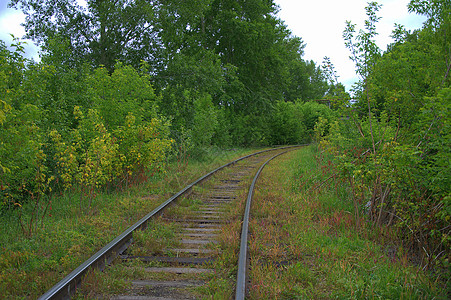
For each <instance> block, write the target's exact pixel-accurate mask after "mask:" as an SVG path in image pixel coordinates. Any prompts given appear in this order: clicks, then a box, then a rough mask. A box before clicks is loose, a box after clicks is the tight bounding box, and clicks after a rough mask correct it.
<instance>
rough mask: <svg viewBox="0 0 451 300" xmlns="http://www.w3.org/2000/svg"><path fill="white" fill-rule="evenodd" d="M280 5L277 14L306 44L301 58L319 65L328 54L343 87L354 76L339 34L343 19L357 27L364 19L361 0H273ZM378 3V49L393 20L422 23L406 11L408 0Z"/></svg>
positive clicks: (387, 41)
mask: <svg viewBox="0 0 451 300" xmlns="http://www.w3.org/2000/svg"><path fill="white" fill-rule="evenodd" d="M275 2H276V3H277V4H278V5H279V6H280V12H279V17H280V19H282V20H284V21H285V24H286V25H287V26H288V28H289V29H290V30H291V31H292V33H293V34H294V35H296V36H298V37H300V38H302V40H303V41H304V43H306V44H307V46H306V48H305V49H304V50H305V55H304V59H306V60H307V59H308V60H310V59H311V60H313V61H315V62H316V63H317V65H321V63H322V61H323V58H324V56H328V57H330V58H331V61H332V63H333V64H334V66H335V70H336V71H337V73H338V75H339V76H340V77H339V81H340V82H342V83H343V84H344V85H345V86H346V87H347V89H349V88H350V86H351V85H352V83H354V82H355V81H356V80H357V77H356V75H355V68H354V64H353V62H352V61H350V60H349V54H350V53H349V51H348V49H346V47H345V46H344V42H343V38H342V34H343V30H344V29H345V25H346V24H345V23H346V21H347V20H349V21H351V22H352V23H354V24H356V25H357V31H358V30H359V29H361V28H363V26H364V20H365V19H366V14H365V6H367V2H368V1H365V0H312V1H307V0H306V1H303V0H275ZM377 2H378V3H379V4H382V8H381V10H380V11H379V14H378V15H379V16H380V17H382V19H381V20H380V21H379V23H378V25H377V28H376V30H377V32H378V33H379V36H378V38H377V44H378V46H379V47H380V48H382V50H386V46H387V45H388V44H390V43H391V42H392V39H391V38H390V35H391V32H392V30H393V28H394V23H398V24H402V25H404V26H405V27H406V29H409V30H412V29H418V28H421V27H422V24H423V22H424V20H425V18H424V17H422V16H418V15H415V14H409V12H408V11H407V4H408V3H409V2H410V0H378V1H377Z"/></svg>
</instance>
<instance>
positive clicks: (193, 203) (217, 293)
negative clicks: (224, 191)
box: [77, 162, 256, 299]
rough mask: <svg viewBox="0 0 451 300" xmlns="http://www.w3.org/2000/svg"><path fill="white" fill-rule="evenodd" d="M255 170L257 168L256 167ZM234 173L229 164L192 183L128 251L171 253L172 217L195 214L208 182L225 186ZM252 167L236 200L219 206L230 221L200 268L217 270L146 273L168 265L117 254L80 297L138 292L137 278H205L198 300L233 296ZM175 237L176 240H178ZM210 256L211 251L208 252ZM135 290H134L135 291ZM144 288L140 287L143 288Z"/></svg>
mask: <svg viewBox="0 0 451 300" xmlns="http://www.w3.org/2000/svg"><path fill="white" fill-rule="evenodd" d="M245 164H246V163H245V162H238V163H237V164H236V165H235V166H237V167H238V168H239V166H240V165H245ZM255 171H256V170H255ZM231 172H236V170H232V169H230V168H226V169H224V170H221V171H220V172H218V173H217V174H215V175H214V176H213V177H211V178H210V179H209V180H207V181H205V182H203V183H202V184H201V185H200V186H196V187H194V189H193V190H194V191H193V193H192V194H190V195H189V196H188V197H185V198H183V199H182V200H181V201H180V202H178V205H176V206H171V207H170V208H168V209H167V210H165V212H164V215H163V216H162V218H156V219H154V220H153V221H152V222H150V225H149V226H148V228H147V229H146V230H144V231H142V232H140V233H138V234H136V236H135V240H136V243H134V245H132V246H131V247H130V248H129V250H128V253H129V254H131V255H143V256H152V255H168V256H170V255H171V253H169V252H167V251H164V248H170V247H172V246H177V243H179V241H178V239H177V238H175V237H176V236H175V232H176V231H177V229H178V228H179V226H180V224H176V223H173V222H172V221H171V219H172V218H174V219H184V218H186V217H188V216H189V215H190V214H191V213H196V211H198V210H199V206H200V204H201V203H202V199H203V198H204V197H206V198H208V197H209V195H210V192H209V191H208V187H213V186H215V185H218V184H219V185H221V184H222V180H223V179H228V178H229V177H230V175H229V174H230V173H231ZM253 173H254V172H251V173H250V174H249V176H248V180H245V179H244V178H243V181H242V183H241V185H242V186H243V189H241V190H238V191H237V192H236V194H235V195H234V196H235V197H236V199H235V200H234V201H233V202H232V203H230V204H227V205H225V206H224V207H223V208H222V209H221V211H222V212H223V218H224V219H225V220H227V221H228V222H227V223H226V224H224V226H223V227H222V228H221V230H220V232H219V237H218V244H211V245H208V247H211V249H212V250H217V251H216V254H217V255H218V257H217V259H216V260H215V261H214V262H211V263H207V264H204V265H202V266H201V267H202V268H207V269H213V270H214V272H213V273H207V274H202V275H201V276H200V277H199V275H196V274H183V275H180V274H178V275H174V274H168V273H153V272H146V271H145V270H146V268H148V267H154V266H155V267H162V266H170V265H166V264H165V263H160V262H141V261H139V260H131V261H125V262H123V261H121V260H120V259H117V260H116V261H115V262H114V263H113V265H112V266H110V267H108V269H107V271H106V272H105V273H103V274H101V273H100V272H98V271H94V272H91V273H90V274H89V275H88V276H87V279H86V283H85V284H84V286H83V287H82V289H80V290H79V293H78V294H77V299H96V298H98V297H99V295H102V297H107V298H108V297H110V296H112V297H113V296H114V295H117V294H123V293H128V292H132V293H136V288H135V289H133V287H132V284H131V282H132V281H133V280H176V279H178V280H182V279H184V280H188V279H191V280H202V281H205V282H206V285H203V286H200V287H193V288H192V290H191V291H190V294H191V295H193V296H195V297H196V298H197V299H232V297H233V294H234V289H235V287H234V286H235V281H236V268H237V259H238V253H239V243H240V233H241V221H242V214H243V211H244V203H245V200H246V196H247V189H246V187H248V186H249V185H250V179H251V178H252V177H253V175H254V174H253ZM174 238H175V239H174ZM207 256H210V254H208V255H207ZM132 290H133V291H132ZM140 292H141V291H140Z"/></svg>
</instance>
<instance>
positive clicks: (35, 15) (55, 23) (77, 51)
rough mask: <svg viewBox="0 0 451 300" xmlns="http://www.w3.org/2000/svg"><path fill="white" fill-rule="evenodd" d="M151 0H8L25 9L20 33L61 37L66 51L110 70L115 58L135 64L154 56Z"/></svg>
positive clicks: (39, 39) (38, 38)
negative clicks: (22, 30) (85, 1)
mask: <svg viewBox="0 0 451 300" xmlns="http://www.w3.org/2000/svg"><path fill="white" fill-rule="evenodd" d="M153 5H154V1H146V0H136V1H130V0H88V1H87V4H86V6H81V5H79V4H78V1H77V0H48V1H43V0H12V1H11V3H10V4H9V6H10V7H15V8H20V9H21V10H22V11H23V12H24V14H25V15H26V21H25V24H24V25H25V30H26V32H27V34H26V37H27V38H30V39H32V40H33V41H35V42H36V43H37V44H39V45H41V46H46V45H49V44H52V43H55V41H56V42H57V43H60V42H61V43H67V44H68V48H69V49H70V51H71V55H72V56H74V57H76V58H77V60H84V61H88V62H90V63H91V64H93V65H94V66H99V65H104V66H105V67H106V68H107V69H108V70H109V71H110V72H111V71H112V70H113V67H114V64H115V63H116V60H119V61H122V62H124V63H126V64H131V65H133V66H134V67H138V66H139V63H140V61H141V60H143V59H147V60H157V57H158V50H157V49H158V39H157V34H158V32H157V31H156V30H155V28H154V26H153V20H154V17H155V15H154V8H153Z"/></svg>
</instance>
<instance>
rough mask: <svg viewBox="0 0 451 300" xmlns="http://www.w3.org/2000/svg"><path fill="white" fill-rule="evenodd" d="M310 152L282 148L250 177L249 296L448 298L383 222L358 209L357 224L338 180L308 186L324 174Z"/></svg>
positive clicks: (307, 148)
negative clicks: (283, 151)
mask: <svg viewBox="0 0 451 300" xmlns="http://www.w3.org/2000/svg"><path fill="white" fill-rule="evenodd" d="M314 152H315V148H314V146H310V147H306V148H303V149H301V150H299V151H295V152H291V153H288V154H286V155H284V156H281V157H280V158H278V159H277V160H276V161H273V162H271V163H270V164H269V165H268V166H267V167H266V168H265V170H264V171H263V174H262V175H261V178H260V179H259V181H258V183H257V191H256V193H255V196H254V200H253V204H252V210H251V211H252V219H251V223H250V230H251V239H250V244H249V248H250V259H251V263H250V264H251V271H250V279H251V290H250V299H336V298H338V299H447V297H448V295H447V287H444V286H443V285H440V284H439V283H437V282H435V281H434V280H432V279H431V278H432V277H428V274H426V273H424V272H422V271H421V270H419V268H418V267H416V266H414V265H412V264H411V263H410V262H409V257H408V255H407V254H406V253H405V252H403V251H402V249H400V248H397V247H396V246H395V243H393V242H392V240H391V238H390V235H391V233H390V229H388V228H384V229H376V228H374V227H373V226H372V225H371V224H370V223H367V222H366V221H365V219H364V214H363V213H362V212H361V213H360V216H361V219H360V220H359V222H358V223H359V224H360V227H359V228H356V220H355V217H354V216H355V215H354V211H353V204H352V199H348V198H347V196H346V195H347V192H346V189H345V187H343V186H340V185H338V186H336V185H334V184H331V185H328V184H324V185H322V186H321V187H320V188H316V189H312V188H311V187H312V186H313V185H314V184H315V183H318V182H322V181H323V180H324V179H325V178H322V175H321V174H322V172H321V167H320V166H317V164H316V162H315V159H314V156H313V155H314ZM312 178H315V180H317V181H318V182H311V179H312ZM362 216H363V217H362Z"/></svg>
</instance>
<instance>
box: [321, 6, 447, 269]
mask: <svg viewBox="0 0 451 300" xmlns="http://www.w3.org/2000/svg"><path fill="white" fill-rule="evenodd" d="M447 2H449V1H411V2H410V4H409V9H410V10H411V11H416V12H419V13H421V14H425V15H426V16H428V18H429V19H428V21H426V23H425V25H424V27H423V29H422V30H419V31H416V32H413V33H410V32H406V31H405V30H403V28H402V27H400V26H397V28H396V29H395V32H394V37H395V39H396V42H395V43H394V44H392V45H390V46H389V47H388V50H387V52H386V53H384V54H382V55H381V54H380V52H379V50H378V49H377V48H376V46H375V44H374V37H375V35H377V32H376V30H375V24H376V22H377V20H378V19H379V18H378V17H377V15H376V12H377V11H378V9H379V8H380V6H379V5H378V4H377V3H374V2H371V3H369V5H368V7H367V15H368V20H367V21H366V23H365V29H366V30H365V31H363V30H362V31H360V33H359V35H358V36H357V37H356V38H354V35H353V34H354V33H355V27H354V25H352V24H351V23H348V24H347V27H346V29H345V32H344V35H343V37H344V39H345V44H346V46H347V47H348V48H349V50H350V51H351V55H352V58H353V60H354V62H355V64H356V69H357V73H358V74H359V75H360V77H361V82H360V84H359V86H358V89H357V90H356V94H355V96H356V97H357V99H358V101H357V103H356V104H354V105H350V104H349V103H348V102H347V99H346V98H342V99H341V102H340V101H338V103H337V104H338V105H337V107H338V109H339V111H340V113H341V115H343V116H346V118H341V120H340V122H334V123H332V124H331V127H330V130H329V134H328V135H325V136H324V137H322V138H320V139H321V143H320V145H321V147H322V148H321V149H326V150H327V151H329V152H330V153H332V154H333V155H334V157H335V158H334V160H333V164H334V165H335V167H336V169H337V171H336V174H335V175H339V176H340V178H341V180H343V181H347V182H348V183H349V187H350V189H351V191H352V196H353V201H354V203H355V207H354V211H355V216H356V219H357V218H358V217H359V216H360V215H361V211H362V210H365V211H366V212H367V213H368V217H369V218H370V219H371V220H372V221H373V222H374V223H376V224H377V225H378V226H381V227H383V226H386V225H395V226H396V227H397V228H398V230H399V233H400V235H399V239H400V241H401V242H402V244H403V246H404V247H405V248H406V249H408V250H409V251H410V252H411V253H415V254H416V255H419V256H421V257H422V260H423V265H424V267H425V268H426V267H436V268H438V270H440V272H441V273H442V274H445V275H443V276H445V277H446V276H447V275H446V268H447V264H448V262H447V260H448V259H449V249H450V238H449V234H450V229H449V225H448V224H449V220H450V218H451V216H450V209H449V195H450V194H449V193H450V192H449V186H450V185H451V181H450V178H449V174H450V172H451V170H450V153H451V151H450V150H451V149H450V146H449V145H450V144H451V139H450V131H451V130H450V128H449V120H450V103H451V92H450V88H449V83H450V82H449V76H448V74H449V70H450V61H449V55H450V49H451V48H449V39H446V38H445V39H443V36H444V35H443V33H444V32H445V31H446V30H447V29H448V28H449V26H450V24H451V23H450V21H451V19H450V18H449V5H447V4H449V3H447ZM447 43H448V44H447ZM444 45H448V46H445V47H443V46H444ZM340 103H341V104H340ZM318 126H319V124H318V125H317V129H319V127H318ZM335 175H334V176H335Z"/></svg>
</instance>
